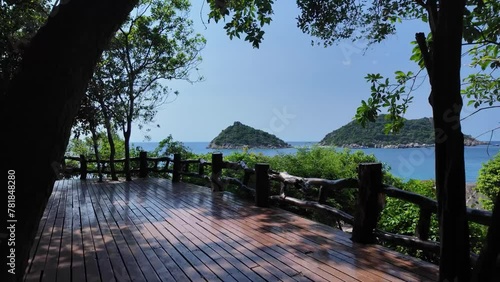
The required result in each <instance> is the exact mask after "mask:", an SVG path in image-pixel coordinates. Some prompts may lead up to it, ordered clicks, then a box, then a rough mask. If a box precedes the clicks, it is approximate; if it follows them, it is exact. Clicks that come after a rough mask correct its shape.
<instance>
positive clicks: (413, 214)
mask: <svg viewBox="0 0 500 282" xmlns="http://www.w3.org/2000/svg"><path fill="white" fill-rule="evenodd" d="M387 178H388V179H387V180H389V182H392V183H390V184H391V185H393V186H395V187H397V188H399V189H402V190H405V191H409V192H413V193H416V194H420V195H422V196H425V197H428V198H431V199H434V200H435V199H436V191H435V188H434V185H435V184H434V181H432V180H414V179H411V180H409V181H408V182H406V183H405V182H403V181H401V180H400V179H398V178H395V177H392V176H387ZM419 216H420V208H419V207H418V206H417V205H415V204H412V203H410V202H407V201H402V200H399V199H395V198H389V197H386V204H385V207H384V209H383V211H382V214H381V217H380V220H379V222H378V226H377V227H378V228H380V229H381V230H384V231H387V232H390V233H395V234H401V235H408V236H414V235H415V231H416V227H417V223H418V219H419ZM438 236H439V225H438V221H437V217H436V215H435V214H434V215H432V217H431V224H430V230H429V240H432V241H438V240H439V239H438ZM384 245H385V246H388V247H391V248H394V249H396V250H397V251H399V252H401V253H405V254H409V255H411V256H414V257H419V258H422V259H424V260H427V261H431V262H437V259H438V258H437V256H436V255H433V254H430V253H424V252H422V251H420V250H415V249H410V248H406V247H401V246H395V245H393V244H389V243H384Z"/></svg>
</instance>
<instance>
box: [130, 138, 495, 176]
mask: <svg viewBox="0 0 500 282" xmlns="http://www.w3.org/2000/svg"><path fill="white" fill-rule="evenodd" d="M288 143H289V144H291V145H292V146H293V148H286V149H250V150H249V151H250V152H255V153H262V154H264V155H267V156H273V155H277V154H294V153H295V152H297V148H300V147H308V146H312V145H314V144H316V142H288ZM491 143H492V145H490V146H487V145H479V146H473V147H465V155H464V156H465V175H466V181H467V182H468V183H474V182H476V181H477V176H478V173H479V169H480V168H481V165H482V164H483V163H485V162H486V161H488V160H489V159H491V158H493V156H495V155H496V154H497V153H498V152H499V150H500V146H499V145H500V141H493V142H491ZM208 144H209V142H184V145H185V146H187V147H189V148H190V149H191V151H192V152H193V153H196V154H202V153H203V154H205V153H211V152H221V153H223V154H225V155H226V154H230V153H231V152H234V151H239V150H237V149H224V150H214V149H207V146H208ZM157 145H158V142H133V143H132V146H134V147H137V146H140V147H141V148H142V149H143V150H145V151H152V150H154V149H155V148H156V147H157ZM356 150H360V151H363V152H365V153H367V154H373V155H374V156H375V157H376V158H377V159H378V160H380V161H381V162H383V163H385V164H386V165H387V166H389V167H390V168H391V172H392V174H394V175H396V176H398V177H402V178H404V179H406V180H408V179H422V180H424V179H435V175H434V148H433V147H429V148H408V149H381V148H369V149H356ZM353 151H354V150H353Z"/></svg>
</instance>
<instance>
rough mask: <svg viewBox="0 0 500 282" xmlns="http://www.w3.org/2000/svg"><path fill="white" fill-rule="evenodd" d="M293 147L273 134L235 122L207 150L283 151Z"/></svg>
mask: <svg viewBox="0 0 500 282" xmlns="http://www.w3.org/2000/svg"><path fill="white" fill-rule="evenodd" d="M291 147H292V146H291V145H290V144H288V143H286V142H285V141H283V140H281V139H279V138H278V137H276V136H275V135H273V134H270V133H267V132H265V131H263V130H259V129H255V128H253V127H250V126H248V125H244V124H242V123H241V122H239V121H235V122H234V124H233V125H230V126H228V127H227V128H226V129H224V130H222V131H221V133H219V135H217V137H215V138H214V139H213V140H212V141H211V142H210V144H209V145H208V147H207V148H209V149H241V148H259V149H281V148H291Z"/></svg>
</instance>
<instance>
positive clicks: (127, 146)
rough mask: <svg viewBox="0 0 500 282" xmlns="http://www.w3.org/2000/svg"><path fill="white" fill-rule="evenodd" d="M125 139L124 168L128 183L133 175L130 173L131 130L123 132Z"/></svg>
mask: <svg viewBox="0 0 500 282" xmlns="http://www.w3.org/2000/svg"><path fill="white" fill-rule="evenodd" d="M127 123H128V122H127ZM127 127H128V125H127ZM123 137H124V138H125V162H124V165H123V168H124V170H125V179H126V180H127V181H131V180H132V174H131V173H130V130H125V131H124V132H123Z"/></svg>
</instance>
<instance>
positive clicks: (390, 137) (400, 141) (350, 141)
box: [320, 115, 480, 147]
mask: <svg viewBox="0 0 500 282" xmlns="http://www.w3.org/2000/svg"><path fill="white" fill-rule="evenodd" d="M390 123H391V121H389V118H388V115H379V116H378V117H377V118H376V120H375V122H372V123H367V124H366V126H365V127H363V126H362V125H360V124H359V123H358V122H356V121H352V122H350V123H348V124H346V125H344V126H342V127H341V128H339V129H337V130H334V131H332V132H330V133H328V134H327V135H326V136H325V137H324V138H323V139H322V140H321V141H320V144H321V145H329V146H350V145H354V144H356V145H359V146H365V147H376V146H385V145H408V144H411V143H418V144H420V145H422V144H427V145H433V144H434V128H433V127H432V118H421V119H410V120H405V126H404V127H403V128H402V129H401V130H400V131H398V132H392V133H390V134H385V133H384V129H385V127H386V125H388V124H390ZM465 143H466V144H467V145H470V144H479V143H480V142H479V141H477V140H475V139H474V138H472V137H471V136H466V137H465Z"/></svg>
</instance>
